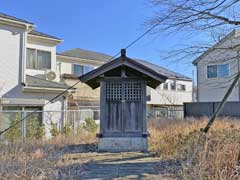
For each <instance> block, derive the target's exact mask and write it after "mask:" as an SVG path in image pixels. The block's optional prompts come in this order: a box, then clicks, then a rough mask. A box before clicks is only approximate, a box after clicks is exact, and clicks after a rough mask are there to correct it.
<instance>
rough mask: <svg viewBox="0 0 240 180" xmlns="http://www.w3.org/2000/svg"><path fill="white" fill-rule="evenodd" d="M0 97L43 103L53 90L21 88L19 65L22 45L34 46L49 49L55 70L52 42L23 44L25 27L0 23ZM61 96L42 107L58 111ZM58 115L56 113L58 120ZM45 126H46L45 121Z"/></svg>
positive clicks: (18, 102) (7, 100)
mask: <svg viewBox="0 0 240 180" xmlns="http://www.w3.org/2000/svg"><path fill="white" fill-rule="evenodd" d="M0 40H1V41H0V98H3V99H4V102H3V103H4V104H3V105H23V106H24V105H25V106H28V105H30V106H31V105H36V104H37V105H44V104H46V103H48V102H49V100H50V99H52V98H53V97H55V96H56V95H57V93H44V92H42V93H30V92H23V90H22V85H21V82H22V70H23V67H22V64H23V61H22V60H23V57H24V56H23V54H25V53H22V51H23V49H24V50H25V47H30V48H37V49H41V50H47V51H51V52H52V70H55V69H56V45H55V46H54V45H47V44H43V43H37V42H34V41H31V42H30V41H29V42H28V43H26V41H25V40H26V32H25V29H20V28H15V27H12V26H5V25H1V24H0ZM26 73H27V74H30V75H34V74H37V73H42V72H39V71H36V70H27V71H26ZM63 103H64V102H63V98H62V97H61V98H59V99H57V100H56V101H55V102H54V103H49V104H48V105H46V106H45V107H44V110H48V111H49V110H62V108H63ZM61 118H62V116H59V117H58V119H59V120H60V119H61ZM44 121H45V120H44ZM46 128H48V129H49V125H47V124H46Z"/></svg>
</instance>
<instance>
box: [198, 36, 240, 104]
mask: <svg viewBox="0 0 240 180" xmlns="http://www.w3.org/2000/svg"><path fill="white" fill-rule="evenodd" d="M237 44H240V36H239V34H238V33H237V34H236V35H235V36H234V37H233V38H230V39H228V40H227V41H225V42H224V43H222V44H219V45H218V46H216V48H215V50H213V51H211V52H210V53H208V54H207V55H205V56H203V58H202V59H201V60H200V61H199V62H198V63H197V85H198V87H197V96H198V97H197V98H198V101H199V102H211V101H221V100H222V99H223V96H224V95H225V93H226V92H227V90H228V88H229V86H230V84H231V83H232V81H233V78H234V75H236V73H237V72H238V71H239V70H238V69H239V63H238V60H237V52H236V51H233V50H230V49H229V47H232V46H235V45H237ZM220 48H221V49H220ZM224 63H228V64H229V76H228V77H222V78H208V77H207V65H214V64H224ZM228 101H239V85H237V86H236V87H235V88H234V89H233V92H232V94H231V95H230V97H229V98H228Z"/></svg>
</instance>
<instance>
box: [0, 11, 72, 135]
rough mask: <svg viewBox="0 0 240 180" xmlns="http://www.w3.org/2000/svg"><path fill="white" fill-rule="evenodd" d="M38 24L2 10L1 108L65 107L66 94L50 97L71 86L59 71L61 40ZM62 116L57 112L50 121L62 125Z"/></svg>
mask: <svg viewBox="0 0 240 180" xmlns="http://www.w3.org/2000/svg"><path fill="white" fill-rule="evenodd" d="M35 28H36V26H35V24H33V23H31V22H28V21H25V20H22V19H19V18H16V17H13V16H9V15H6V14H2V13H0V49H1V51H0V109H2V110H4V111H8V110H11V111H15V110H16V111H22V110H25V111H36V110H39V111H44V112H47V111H56V112H60V111H62V110H64V109H65V106H66V105H65V99H64V96H59V97H58V98H57V99H55V100H53V101H51V100H52V98H54V97H55V96H56V95H58V94H59V93H61V92H63V91H64V90H65V89H67V88H68V87H69V86H67V85H65V84H64V83H61V82H60V76H59V75H58V74H57V72H56V68H57V63H56V46H57V45H58V44H60V43H61V42H62V40H61V39H59V38H57V37H54V36H51V35H47V34H45V33H41V32H38V31H35ZM63 118H64V115H63V113H61V112H60V113H55V115H54V116H52V117H51V121H52V120H56V121H57V122H56V123H57V124H58V125H59V126H61V125H62V123H63ZM39 119H40V120H41V121H42V122H43V123H45V124H46V126H45V127H46V130H47V131H49V126H48V125H49V123H46V122H47V121H48V119H47V117H46V116H42V114H39ZM5 120H6V121H7V119H5ZM5 124H7V122H6V123H5Z"/></svg>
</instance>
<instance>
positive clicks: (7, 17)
mask: <svg viewBox="0 0 240 180" xmlns="http://www.w3.org/2000/svg"><path fill="white" fill-rule="evenodd" d="M0 17H2V18H6V19H10V20H14V21H19V22H23V23H28V24H32V25H34V23H32V22H29V21H26V20H24V19H21V18H17V17H15V16H12V15H8V14H6V13H3V12H0Z"/></svg>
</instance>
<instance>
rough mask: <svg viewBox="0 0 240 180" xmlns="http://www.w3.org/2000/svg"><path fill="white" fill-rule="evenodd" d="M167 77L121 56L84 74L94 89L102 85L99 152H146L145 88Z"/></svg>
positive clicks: (157, 83)
mask: <svg viewBox="0 0 240 180" xmlns="http://www.w3.org/2000/svg"><path fill="white" fill-rule="evenodd" d="M166 79H167V77H166V76H165V75H162V74H159V72H156V71H154V70H153V69H151V67H149V66H147V65H144V64H142V63H140V62H138V61H137V60H134V59H131V58H128V57H127V56H126V51H125V49H122V50H121V56H120V57H118V58H116V59H114V60H112V61H109V62H108V63H106V64H104V65H102V66H100V67H99V68H97V69H95V70H93V71H91V72H89V73H87V74H85V75H83V76H81V77H80V80H81V81H82V82H84V83H86V84H87V85H89V86H90V87H91V88H93V89H95V88H97V87H99V86H100V134H98V137H99V143H98V149H99V151H147V137H148V132H147V122H146V101H147V95H146V89H147V86H150V87H152V88H156V87H157V86H159V85H160V84H161V83H163V82H165V80H166Z"/></svg>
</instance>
